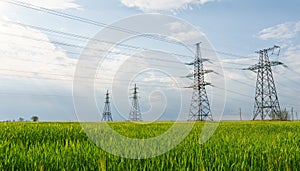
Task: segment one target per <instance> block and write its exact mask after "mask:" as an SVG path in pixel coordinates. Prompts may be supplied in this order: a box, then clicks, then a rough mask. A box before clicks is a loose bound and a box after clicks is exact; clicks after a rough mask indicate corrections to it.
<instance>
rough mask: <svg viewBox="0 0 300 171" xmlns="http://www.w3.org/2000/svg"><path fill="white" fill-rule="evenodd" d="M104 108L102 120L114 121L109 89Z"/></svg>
mask: <svg viewBox="0 0 300 171" xmlns="http://www.w3.org/2000/svg"><path fill="white" fill-rule="evenodd" d="M104 104H105V105H104V109H103V114H102V121H113V119H112V116H111V110H110V102H109V93H108V90H107V92H106V96H105V102H104Z"/></svg>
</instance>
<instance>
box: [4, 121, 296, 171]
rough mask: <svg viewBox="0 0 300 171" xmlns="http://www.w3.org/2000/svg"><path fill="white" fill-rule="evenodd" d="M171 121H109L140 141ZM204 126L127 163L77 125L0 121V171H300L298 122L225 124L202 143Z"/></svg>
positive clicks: (197, 126)
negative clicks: (166, 147)
mask: <svg viewBox="0 0 300 171" xmlns="http://www.w3.org/2000/svg"><path fill="white" fill-rule="evenodd" d="M171 125H172V123H171V122H166V123H153V124H149V125H134V124H130V123H126V122H123V123H122V122H121V123H111V126H112V127H113V128H114V129H115V130H116V131H117V132H120V133H124V134H126V135H127V136H132V137H136V138H141V137H152V136H156V135H159V134H161V133H163V132H164V131H165V130H167V129H168V128H169V127H170V126H171ZM202 127H203V123H197V124H196V125H195V127H194V128H193V130H192V132H191V133H190V134H189V136H188V137H186V139H185V140H184V141H183V142H182V143H181V144H179V145H178V146H177V147H176V148H174V149H172V150H171V151H169V152H167V153H165V154H163V155H160V156H157V157H154V158H150V159H141V160H136V159H126V158H121V157H118V156H114V155H111V154H108V153H107V152H105V151H103V150H101V149H99V148H98V147H97V146H95V145H94V144H93V142H92V141H90V140H89V138H88V137H87V136H86V134H85V132H84V131H83V130H82V128H81V126H80V125H79V124H78V123H0V170H299V169H300V122H275V121H274V122H271V121H270V122H260V121H255V122H251V121H250V122H222V123H220V125H219V127H218V129H217V130H216V132H215V133H214V135H213V136H212V137H211V138H210V140H209V141H208V142H206V143H204V144H202V145H200V144H199V141H198V139H199V136H200V132H201V129H202Z"/></svg>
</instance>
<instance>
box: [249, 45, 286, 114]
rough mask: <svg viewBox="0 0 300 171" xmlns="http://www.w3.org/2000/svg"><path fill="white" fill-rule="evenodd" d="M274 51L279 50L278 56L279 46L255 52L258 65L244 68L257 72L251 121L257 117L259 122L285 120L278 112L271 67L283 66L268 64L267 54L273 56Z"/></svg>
mask: <svg viewBox="0 0 300 171" xmlns="http://www.w3.org/2000/svg"><path fill="white" fill-rule="evenodd" d="M276 49H279V51H278V55H279V53H280V47H279V46H274V47H272V48H268V49H262V50H259V51H257V52H256V53H258V54H259V61H258V64H256V65H253V66H251V67H249V68H246V70H250V71H253V72H257V81H256V94H255V103H254V114H253V120H255V119H257V118H258V116H260V119H261V120H265V119H267V117H269V118H270V119H272V120H286V119H287V118H286V116H284V115H283V113H282V112H281V110H280V105H279V100H278V96H277V91H276V86H275V82H274V78H273V73H272V66H276V65H283V66H285V65H284V64H283V63H282V62H278V61H272V62H270V59H269V53H270V52H272V54H273V53H274V51H275V50H276Z"/></svg>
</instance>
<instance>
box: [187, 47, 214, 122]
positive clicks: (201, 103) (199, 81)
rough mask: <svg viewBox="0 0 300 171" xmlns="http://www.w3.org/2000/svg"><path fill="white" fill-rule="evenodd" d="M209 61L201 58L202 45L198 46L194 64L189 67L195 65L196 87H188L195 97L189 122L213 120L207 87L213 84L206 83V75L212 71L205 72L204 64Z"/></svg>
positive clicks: (193, 97)
mask: <svg viewBox="0 0 300 171" xmlns="http://www.w3.org/2000/svg"><path fill="white" fill-rule="evenodd" d="M204 61H207V60H206V59H203V58H202V56H201V50H200V43H197V44H196V55H195V60H194V62H192V63H190V64H188V65H194V73H193V76H194V85H192V86H190V87H187V88H193V96H192V101H191V106H190V114H189V118H188V120H189V121H204V120H210V121H212V120H213V117H212V114H211V110H210V104H209V100H208V97H207V93H206V89H205V86H207V85H211V83H208V82H205V79H204V75H205V74H207V73H210V72H213V71H212V70H204V67H203V62H204Z"/></svg>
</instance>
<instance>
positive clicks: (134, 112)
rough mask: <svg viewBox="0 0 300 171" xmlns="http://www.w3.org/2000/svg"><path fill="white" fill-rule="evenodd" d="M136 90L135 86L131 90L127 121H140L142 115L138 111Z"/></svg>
mask: <svg viewBox="0 0 300 171" xmlns="http://www.w3.org/2000/svg"><path fill="white" fill-rule="evenodd" d="M137 90H138V88H137V87H136V84H135V85H134V88H133V96H132V97H131V98H132V103H131V109H130V113H129V120H130V121H142V114H141V111H140V105H139V100H138V91H137Z"/></svg>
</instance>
